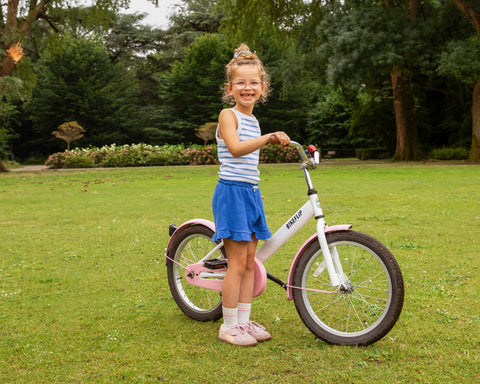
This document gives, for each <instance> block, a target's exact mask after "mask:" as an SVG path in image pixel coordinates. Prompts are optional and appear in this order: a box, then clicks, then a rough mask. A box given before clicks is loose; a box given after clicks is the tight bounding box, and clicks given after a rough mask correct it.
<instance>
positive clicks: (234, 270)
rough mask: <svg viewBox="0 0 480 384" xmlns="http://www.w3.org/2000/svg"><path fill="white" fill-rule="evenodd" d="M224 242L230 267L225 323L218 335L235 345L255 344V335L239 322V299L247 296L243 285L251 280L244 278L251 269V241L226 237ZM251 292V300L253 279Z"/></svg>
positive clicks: (225, 289) (224, 291)
mask: <svg viewBox="0 0 480 384" xmlns="http://www.w3.org/2000/svg"><path fill="white" fill-rule="evenodd" d="M224 244H225V253H226V254H227V259H228V268H227V273H226V274H225V277H224V279H223V286H222V305H223V316H224V323H223V325H222V326H221V327H220V330H219V334H218V337H219V339H220V340H222V341H225V342H228V343H230V344H234V345H241V346H251V345H255V344H256V343H257V340H256V339H255V337H254V336H251V335H250V334H249V333H248V332H247V331H246V330H245V329H244V328H243V327H240V326H239V324H238V301H239V298H240V297H245V293H244V292H243V289H242V287H243V284H248V280H249V279H248V278H246V279H244V277H245V276H244V275H245V272H246V271H247V270H248V269H250V268H247V261H248V259H249V257H248V253H249V251H248V249H249V246H248V244H249V242H247V241H233V240H229V239H224ZM247 274H248V273H247ZM247 291H248V289H247ZM251 292H252V293H251V294H250V299H249V300H250V302H251V300H252V298H251V296H252V294H253V279H252V291H251ZM241 295H242V296H241Z"/></svg>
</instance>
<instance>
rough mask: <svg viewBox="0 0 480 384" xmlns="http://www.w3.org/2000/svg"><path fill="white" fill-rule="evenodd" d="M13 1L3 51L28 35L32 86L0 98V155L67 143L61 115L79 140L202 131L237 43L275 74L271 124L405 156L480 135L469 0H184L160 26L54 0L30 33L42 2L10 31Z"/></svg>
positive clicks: (23, 69) (45, 150) (25, 69)
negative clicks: (74, 125) (75, 126)
mask: <svg viewBox="0 0 480 384" xmlns="http://www.w3.org/2000/svg"><path fill="white" fill-rule="evenodd" d="M20 1H23V0H20ZM15 3H16V4H19V0H12V1H11V2H8V4H7V3H4V4H3V5H2V6H1V7H0V9H1V10H2V14H1V16H2V17H1V19H2V20H3V24H1V25H0V28H3V32H5V33H4V34H3V35H2V36H3V37H2V38H3V40H2V44H3V45H2V51H1V53H2V55H3V56H2V57H0V59H7V49H11V48H12V46H14V44H16V43H17V42H19V41H21V45H22V47H23V54H24V56H23V58H22V59H21V60H20V61H19V62H18V63H17V64H16V65H15V66H14V69H13V72H11V73H12V75H13V76H15V78H17V79H19V84H20V83H21V84H23V85H24V88H25V90H24V91H23V93H22V97H21V98H9V99H8V100H7V99H6V98H5V97H3V98H2V105H1V107H0V108H1V111H3V114H2V116H0V122H1V123H2V124H1V125H0V131H1V132H2V135H0V147H1V148H3V156H4V157H5V154H6V151H7V148H10V147H11V144H12V143H13V149H14V151H15V152H16V153H19V154H20V156H28V155H31V154H33V153H34V152H38V153H39V154H44V155H46V154H49V153H51V152H54V151H57V150H59V149H60V147H59V142H58V141H57V140H55V139H54V138H53V137H52V135H51V132H52V130H54V129H55V128H56V127H57V126H58V125H60V124H61V123H63V122H65V121H78V122H79V124H81V125H82V126H84V127H85V128H86V130H87V132H86V135H85V137H84V138H81V139H79V140H78V142H77V143H78V144H79V145H82V146H88V145H95V146H102V145H104V144H112V143H117V144H119V145H120V144H127V143H133V142H145V143H148V144H154V145H162V144H164V143H170V144H177V143H185V144H188V143H201V142H202V141H203V139H201V138H199V137H198V136H197V135H196V130H197V128H198V127H199V126H200V125H201V124H204V123H205V122H206V121H211V122H213V121H215V120H216V119H217V117H218V113H219V112H220V110H221V109H222V108H223V107H224V105H223V104H222V102H221V100H220V99H221V89H222V86H223V83H224V81H225V74H224V66H225V64H227V63H228V61H229V60H230V59H231V55H232V52H233V49H234V48H235V47H236V46H238V45H239V44H240V43H241V42H245V43H247V44H248V45H249V46H250V47H251V48H252V49H253V50H256V51H257V53H258V55H259V56H260V58H261V59H262V60H263V61H264V62H265V64H266V68H267V71H268V72H269V74H270V75H271V78H272V88H273V93H272V95H271V96H270V98H269V100H268V102H267V103H266V104H265V105H259V106H258V107H256V109H255V115H256V116H257V117H258V119H259V120H260V124H261V126H262V130H264V131H265V132H269V131H275V130H284V131H286V132H287V133H288V134H289V135H290V136H291V137H292V138H293V139H295V140H297V141H306V140H311V141H314V142H315V144H317V145H318V146H320V147H324V148H326V147H330V148H331V147H334V149H341V148H361V147H367V146H368V147H372V146H373V147H375V146H378V147H384V148H388V150H389V151H390V153H392V154H393V153H394V152H395V151H397V157H398V158H399V159H415V158H418V156H419V148H420V149H421V150H423V151H425V153H426V152H427V151H429V150H430V149H431V148H434V147H441V146H446V145H452V146H453V145H456V146H466V145H468V144H469V143H470V142H472V143H473V142H475V140H476V139H475V138H476V137H477V136H476V134H475V128H473V134H470V132H472V127H475V121H476V118H475V116H476V115H475V112H474V111H475V109H474V107H475V106H476V105H477V104H480V102H478V103H476V102H475V101H474V98H473V97H472V94H473V96H475V95H476V94H477V93H476V92H480V86H479V87H478V88H479V90H478V91H476V89H477V88H476V84H478V81H477V79H478V77H479V76H480V73H479V64H478V63H479V59H478V57H480V56H479V55H478V49H479V47H478V45H479V44H478V41H479V40H480V37H479V35H478V29H477V18H476V16H475V15H478V7H477V2H474V1H471V0H470V1H463V0H426V1H420V0H408V1H407V0H399V1H391V0H368V1H365V0H345V1H340V0H328V1H326V0H312V1H308V2H306V1H302V0H294V1H291V0H289V1H286V0H285V1H275V2H272V1H266V0H253V1H244V0H240V1H233V0H218V1H208V0H184V1H180V3H179V6H177V8H176V12H175V14H174V15H173V16H172V18H171V21H170V25H169V27H168V28H167V29H165V30H159V29H155V28H152V27H148V26H145V25H144V24H143V22H142V20H143V15H142V14H135V15H129V14H122V13H119V12H118V10H119V9H120V8H121V7H123V6H125V5H126V4H127V3H128V1H120V2H119V1H110V0H108V1H102V2H96V3H95V4H94V5H92V6H88V7H65V6H61V5H63V3H62V2H55V3H53V2H50V1H49V0H47V1H46V2H44V3H43V5H42V7H43V9H42V11H41V12H39V13H37V14H36V16H34V22H32V23H31V24H30V27H29V29H28V32H27V33H25V34H23V35H22V36H23V37H20V35H21V34H20V26H21V25H22V23H23V21H24V20H26V18H27V17H28V15H30V14H31V12H32V10H33V9H37V8H36V7H38V6H39V5H40V3H39V2H38V1H36V0H33V2H29V3H28V6H26V5H27V3H25V2H21V4H22V5H24V7H23V8H22V9H24V10H21V9H20V8H21V7H20V8H19V9H18V12H16V13H15V12H14V13H12V15H13V14H14V15H15V17H13V16H12V17H10V19H9V22H10V24H9V25H10V26H11V27H10V29H9V32H12V31H13V32H12V33H11V34H10V35H8V34H6V28H7V24H8V23H6V21H7V18H6V10H7V8H8V7H10V6H11V5H10V4H15ZM476 7H477V8H476ZM32 20H33V19H32ZM12 28H13V29H12ZM7 35H8V36H10V40H8V39H7ZM7 40H8V41H7ZM11 52H12V51H11ZM10 58H11V57H10ZM2 68H3V67H2ZM32 73H33V74H34V75H32ZM4 78H5V76H4ZM12 79H13V77H12ZM32 89H33V90H32ZM30 99H31V101H30ZM479 109H480V108H479ZM479 116H480V115H479ZM479 121H480V117H479ZM14 135H16V136H17V138H15V137H14ZM478 137H480V132H479V134H478ZM2 138H3V139H2ZM470 139H472V140H471V141H470ZM399 143H400V144H399ZM2 145H3V146H2ZM399 145H400V147H399ZM420 146H421V147H420ZM399 148H400V149H399ZM472 148H474V146H472ZM405 149H406V150H405ZM402 151H403V152H402Z"/></svg>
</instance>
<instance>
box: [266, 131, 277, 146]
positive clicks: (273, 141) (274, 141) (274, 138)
mask: <svg viewBox="0 0 480 384" xmlns="http://www.w3.org/2000/svg"><path fill="white" fill-rule="evenodd" d="M268 142H269V143H270V144H280V139H279V138H278V136H277V135H276V134H275V133H274V134H272V135H270V138H269V139H268Z"/></svg>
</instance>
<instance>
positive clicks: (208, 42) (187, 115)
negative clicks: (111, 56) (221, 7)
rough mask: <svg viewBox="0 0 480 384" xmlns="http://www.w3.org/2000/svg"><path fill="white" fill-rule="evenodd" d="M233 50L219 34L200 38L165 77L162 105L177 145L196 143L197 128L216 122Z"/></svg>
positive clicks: (163, 79) (163, 80) (163, 78)
mask: <svg viewBox="0 0 480 384" xmlns="http://www.w3.org/2000/svg"><path fill="white" fill-rule="evenodd" d="M230 51H231V50H230V47H229V46H228V45H227V43H226V42H225V39H223V38H222V37H221V36H219V35H213V34H205V35H203V36H200V37H198V38H197V39H196V40H195V42H194V43H193V44H192V45H191V46H190V47H189V48H188V49H187V51H186V54H185V58H184V59H183V60H182V61H176V62H175V63H174V64H173V66H172V68H171V70H170V71H169V72H168V73H166V74H165V75H164V76H163V77H162V86H161V87H162V105H161V106H160V107H161V109H162V111H163V113H164V115H165V116H166V117H167V118H168V124H169V126H170V127H171V128H172V129H173V130H175V132H174V133H175V134H176V135H177V138H176V140H177V142H179V141H180V142H182V141H183V142H189V141H190V142H192V141H194V140H195V137H196V136H195V128H196V127H198V126H199V124H201V123H202V122H204V121H212V120H216V119H217V117H218V113H220V110H221V108H222V106H223V104H222V102H221V96H222V85H223V83H224V80H225V79H224V77H225V74H224V72H225V63H228V61H229V59H230Z"/></svg>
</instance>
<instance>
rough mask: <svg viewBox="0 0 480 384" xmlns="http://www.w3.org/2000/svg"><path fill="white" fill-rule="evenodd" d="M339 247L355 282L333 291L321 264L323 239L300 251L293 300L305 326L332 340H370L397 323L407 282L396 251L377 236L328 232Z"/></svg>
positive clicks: (354, 342)
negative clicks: (397, 259) (347, 287)
mask: <svg viewBox="0 0 480 384" xmlns="http://www.w3.org/2000/svg"><path fill="white" fill-rule="evenodd" d="M326 238H327V243H328V246H329V248H330V249H331V250H332V249H334V248H336V250H337V251H338V254H339V257H340V261H341V264H342V268H343V272H344V274H345V275H346V276H347V277H348V278H349V280H350V282H351V283H352V286H351V287H350V289H347V290H345V289H344V290H340V291H338V292H336V293H325V292H326V291H330V292H331V291H332V290H333V287H332V286H331V283H330V278H329V276H328V272H327V270H326V268H324V266H322V265H321V262H322V261H323V256H322V251H321V249H320V245H319V242H318V241H315V242H313V243H311V244H310V245H309V246H308V247H307V248H306V250H305V251H304V253H303V254H302V255H301V257H300V259H299V262H298V264H297V266H296V268H295V271H294V276H293V285H294V287H299V288H296V289H295V288H294V291H293V300H294V302H295V307H296V309H297V312H298V314H299V316H300V318H301V319H302V321H303V323H304V324H305V325H306V327H307V328H308V329H309V330H310V331H311V332H312V333H313V334H314V335H315V336H317V337H318V338H319V339H321V340H323V341H325V342H326V343H328V344H337V345H369V344H373V343H374V342H376V341H378V340H380V339H381V338H383V337H384V336H385V335H386V334H387V333H388V332H389V331H390V330H391V329H392V327H393V326H394V325H395V323H396V322H397V320H398V318H399V317H400V313H401V311H402V307H403V300H404V283H403V277H402V273H401V271H400V267H399V266H398V263H397V262H396V260H395V258H394V257H393V255H392V254H391V252H390V251H389V250H388V249H387V248H386V247H385V246H384V245H383V244H382V243H380V242H379V241H378V240H376V239H374V238H373V237H371V236H369V235H366V234H364V233H360V232H356V231H341V232H332V233H328V234H327V235H326ZM319 291H322V292H319Z"/></svg>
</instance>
